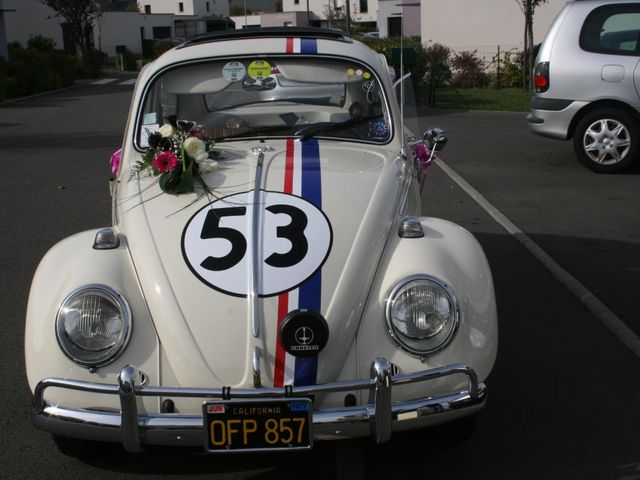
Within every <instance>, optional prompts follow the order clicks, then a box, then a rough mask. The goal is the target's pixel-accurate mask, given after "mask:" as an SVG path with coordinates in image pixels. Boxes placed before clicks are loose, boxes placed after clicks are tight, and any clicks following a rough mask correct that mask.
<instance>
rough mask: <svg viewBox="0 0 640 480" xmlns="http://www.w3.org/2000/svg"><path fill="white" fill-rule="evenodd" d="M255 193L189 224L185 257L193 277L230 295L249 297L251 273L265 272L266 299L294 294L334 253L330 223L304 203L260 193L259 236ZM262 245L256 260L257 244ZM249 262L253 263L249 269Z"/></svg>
mask: <svg viewBox="0 0 640 480" xmlns="http://www.w3.org/2000/svg"><path fill="white" fill-rule="evenodd" d="M254 203H255V202H254V195H253V191H250V192H243V193H237V194H234V195H230V196H228V197H224V198H221V199H218V200H216V201H215V202H213V203H211V204H209V205H207V206H206V207H204V208H202V209H201V210H199V211H198V212H197V213H196V214H195V215H194V216H193V217H191V219H190V220H189V221H188V222H187V225H186V226H185V229H184V232H183V234H182V253H183V256H184V258H185V261H186V263H187V265H188V266H189V268H190V269H191V271H192V272H193V273H194V274H195V275H196V276H197V277H198V278H199V279H200V280H201V281H202V282H204V283H205V284H207V285H209V286H210V287H213V288H215V289H216V290H220V291H223V292H225V293H229V294H231V295H238V296H244V295H247V294H248V293H249V291H250V287H251V275H252V274H253V273H252V270H253V269H255V268H259V269H261V271H262V281H261V282H260V287H261V289H260V291H259V292H258V293H259V295H261V296H271V295H277V294H279V293H282V292H286V291H288V290H291V289H293V288H295V287H297V286H298V285H300V284H301V283H302V282H304V281H305V280H306V279H307V278H309V277H310V276H311V275H313V273H314V272H315V271H316V270H318V268H320V267H321V266H322V264H323V263H324V261H325V260H326V258H327V256H328V255H329V251H330V250H331V242H332V233H331V225H330V223H329V220H328V219H327V217H326V216H325V215H324V213H323V212H322V211H320V210H319V209H318V208H317V207H316V206H315V205H313V204H311V203H309V202H307V201H306V200H304V199H303V198H300V197H297V196H294V195H288V194H284V193H280V192H268V191H263V192H261V198H260V206H259V209H257V210H258V211H259V216H260V219H259V221H258V224H259V225H260V231H258V232H257V235H254V232H253V225H254V221H253V218H252V215H253V212H254ZM253 238H255V239H256V240H257V241H258V242H259V243H260V244H261V247H262V248H261V249H259V254H260V257H259V258H258V259H253V255H252V252H253V248H252V246H251V242H252V239H253ZM249 262H252V264H251V265H249Z"/></svg>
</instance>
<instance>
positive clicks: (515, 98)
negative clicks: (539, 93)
mask: <svg viewBox="0 0 640 480" xmlns="http://www.w3.org/2000/svg"><path fill="white" fill-rule="evenodd" d="M435 98H436V102H435V107H437V108H453V109H459V110H492V111H503V112H527V111H529V108H530V104H531V93H529V92H526V91H524V90H522V88H501V89H497V88H451V87H448V88H439V89H438V90H437V92H436V96H435Z"/></svg>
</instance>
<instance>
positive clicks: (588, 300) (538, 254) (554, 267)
mask: <svg viewBox="0 0 640 480" xmlns="http://www.w3.org/2000/svg"><path fill="white" fill-rule="evenodd" d="M435 162H436V165H438V167H440V169H442V171H443V172H444V173H446V174H447V175H448V176H449V177H450V178H451V179H452V180H453V181H454V182H456V183H457V184H458V186H459V187H460V188H462V190H464V191H465V192H466V193H467V194H468V195H469V196H470V197H471V198H473V199H474V200H475V201H476V202H477V203H478V205H480V206H481V207H482V208H483V209H484V210H485V211H486V212H487V213H488V214H489V215H490V216H491V217H492V218H493V219H494V220H495V221H496V222H498V224H500V225H501V226H502V227H503V228H504V229H505V230H506V231H507V232H509V233H510V234H511V235H512V236H513V237H514V238H515V239H516V240H518V242H520V243H521V244H522V246H523V247H524V248H526V249H527V250H528V251H529V253H531V254H532V255H533V256H534V257H535V258H536V259H537V260H538V261H539V262H540V263H542V264H543V265H544V266H545V267H546V268H547V269H548V270H549V271H550V272H551V274H552V275H553V276H554V277H555V278H556V279H557V280H558V281H559V282H560V283H561V284H562V285H564V286H565V287H566V288H567V289H568V290H569V291H570V292H571V293H573V295H575V297H576V298H577V299H578V300H580V302H581V303H582V304H583V305H584V306H585V307H586V308H587V310H589V311H590V312H591V313H592V314H593V315H594V316H595V317H596V318H597V319H598V320H600V322H601V323H602V324H603V325H604V326H605V327H606V328H608V329H609V330H610V331H611V332H612V333H613V334H614V335H615V336H616V337H617V338H618V340H620V341H621V342H622V343H623V344H624V345H625V346H626V347H627V348H628V349H629V350H631V351H632V352H633V353H635V354H636V355H637V356H638V357H640V338H638V336H637V335H636V334H635V333H634V332H633V330H631V329H630V328H629V327H627V325H626V324H625V323H624V322H623V321H622V320H620V318H619V317H618V316H617V315H616V314H615V313H613V312H612V311H611V310H610V309H609V308H608V307H607V306H606V305H605V304H604V303H602V302H601V301H600V300H599V299H598V298H597V297H596V296H595V295H594V294H593V293H591V292H590V291H589V289H587V287H585V286H584V285H583V284H582V283H580V282H579V281H578V280H577V279H576V278H575V277H574V276H573V275H571V274H570V273H569V272H567V271H566V270H565V269H563V268H562V267H561V266H560V265H558V263H557V262H556V261H555V260H554V259H553V258H551V257H550V256H549V254H548V253H547V252H545V251H544V250H543V249H542V248H540V246H539V245H538V244H537V243H535V242H534V241H533V240H531V238H529V236H528V235H527V234H526V233H524V232H523V231H522V230H520V229H519V228H518V227H517V226H516V225H515V224H513V223H512V222H511V220H509V219H508V218H507V217H505V216H504V215H503V214H502V212H500V210H498V209H497V208H496V207H494V206H493V205H492V204H491V203H490V202H489V201H488V200H487V199H486V198H484V197H483V196H482V195H481V194H480V192H478V191H477V190H476V189H475V188H473V187H472V186H471V185H469V183H468V182H467V181H466V180H465V179H464V178H462V177H461V176H460V175H458V174H457V173H456V172H455V171H454V170H453V169H452V168H451V167H449V166H448V165H446V164H445V163H444V162H443V161H442V160H439V159H435Z"/></svg>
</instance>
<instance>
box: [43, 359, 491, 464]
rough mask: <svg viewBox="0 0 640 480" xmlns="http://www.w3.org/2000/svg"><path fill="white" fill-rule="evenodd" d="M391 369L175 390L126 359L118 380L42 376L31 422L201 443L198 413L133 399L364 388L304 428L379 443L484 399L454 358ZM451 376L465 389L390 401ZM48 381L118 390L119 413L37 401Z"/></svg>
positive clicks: (130, 447) (77, 431)
mask: <svg viewBox="0 0 640 480" xmlns="http://www.w3.org/2000/svg"><path fill="white" fill-rule="evenodd" d="M394 370H395V369H394V366H393V365H392V364H391V363H390V362H388V361H387V360H385V359H384V358H377V359H375V360H373V362H372V363H371V376H370V378H368V379H364V380H349V381H340V382H335V383H326V384H319V385H311V386H293V387H291V386H286V387H284V388H253V389H244V388H242V389H241V388H237V389H236V388H230V387H223V388H174V387H154V386H144V385H136V382H137V381H138V380H139V379H140V374H139V372H138V370H137V368H136V367H134V366H131V365H129V366H126V367H124V368H123V369H122V371H121V372H120V375H119V377H118V384H117V385H113V384H103V383H92V382H84V381H76V380H67V379H62V378H47V379H44V380H42V381H41V382H39V383H38V385H37V386H36V388H35V391H34V397H33V422H34V424H35V426H36V427H37V428H39V429H41V430H45V431H48V432H50V433H53V434H56V435H62V436H69V437H76V438H83V439H87V440H95V441H108V442H116V443H122V445H123V446H124V448H125V449H126V450H127V451H129V452H139V451H141V450H142V449H143V445H173V446H201V445H203V442H204V437H205V434H204V418H203V415H202V414H199V415H195V414H179V413H170V414H169V413H160V414H139V413H138V406H137V399H138V397H169V398H171V397H173V398H178V397H183V398H184V397H188V398H203V399H220V400H231V399H269V398H286V397H308V396H312V395H317V394H323V393H330V392H341V391H353V390H368V391H369V403H368V404H367V405H359V406H353V407H343V408H334V409H327V410H316V411H313V426H312V430H311V432H312V435H313V438H314V439H316V440H329V439H339V438H348V437H359V436H367V435H372V436H373V438H374V439H375V441H376V442H377V443H382V442H385V441H387V440H389V438H390V437H391V433H392V431H399V430H406V429H410V428H417V427H420V426H426V425H430V424H434V423H438V422H439V421H444V419H445V418H446V419H449V418H456V417H461V416H465V415H469V414H472V413H473V412H475V411H477V410H479V409H481V408H482V407H483V406H484V403H485V401H486V395H487V389H486V386H485V385H484V384H483V383H479V382H478V378H477V375H476V373H475V372H474V371H473V370H472V369H471V368H469V367H467V366H466V365H462V364H453V365H447V366H444V367H438V368H432V369H428V370H423V371H420V372H415V373H409V374H395V375H394V374H393V373H394ZM456 374H461V375H465V376H466V377H467V379H468V385H467V388H464V389H461V390H458V391H454V392H450V393H447V394H444V395H439V396H433V397H424V398H418V399H415V400H410V401H399V402H392V398H391V391H392V388H393V387H397V386H400V385H407V384H411V383H417V382H426V381H429V380H434V379H436V378H442V377H447V376H450V375H456ZM49 387H55V388H63V389H70V390H76V391H82V392H91V393H100V394H106V395H118V396H119V397H120V406H121V411H120V412H107V411H98V410H87V409H71V408H65V407H64V406H60V405H50V404H48V403H47V402H46V401H45V400H44V392H45V390H46V389H47V388H49Z"/></svg>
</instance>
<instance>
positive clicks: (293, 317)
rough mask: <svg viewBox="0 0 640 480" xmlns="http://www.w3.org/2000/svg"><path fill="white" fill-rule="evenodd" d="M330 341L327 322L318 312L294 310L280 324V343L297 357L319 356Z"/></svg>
mask: <svg viewBox="0 0 640 480" xmlns="http://www.w3.org/2000/svg"><path fill="white" fill-rule="evenodd" d="M328 340H329V326H328V325H327V321H326V320H325V319H324V318H323V317H322V315H320V314H319V313H316V312H311V311H309V310H293V311H292V312H289V313H288V314H287V316H286V317H284V320H282V323H281V324H280V341H281V342H282V345H283V346H284V348H285V350H286V351H287V352H288V353H289V354H291V355H293V356H295V357H311V356H313V355H317V354H318V353H319V352H320V351H321V350H322V349H323V348H324V347H325V346H326V345H327V341H328Z"/></svg>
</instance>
